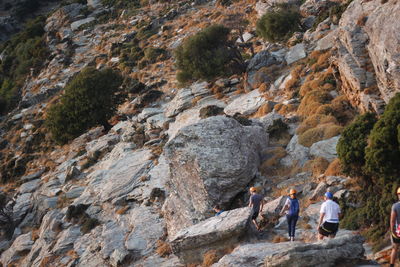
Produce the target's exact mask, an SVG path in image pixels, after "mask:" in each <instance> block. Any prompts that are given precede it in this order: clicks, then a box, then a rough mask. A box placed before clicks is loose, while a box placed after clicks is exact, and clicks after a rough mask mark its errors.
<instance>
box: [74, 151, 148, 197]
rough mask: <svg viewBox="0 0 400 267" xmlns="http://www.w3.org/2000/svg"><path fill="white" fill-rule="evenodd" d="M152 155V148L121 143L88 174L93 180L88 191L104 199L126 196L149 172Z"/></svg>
mask: <svg viewBox="0 0 400 267" xmlns="http://www.w3.org/2000/svg"><path fill="white" fill-rule="evenodd" d="M151 156H152V154H151V151H150V150H137V151H134V150H132V147H131V145H130V144H128V143H119V144H118V145H116V146H115V148H114V149H113V150H112V151H111V152H110V153H109V154H108V155H107V158H106V159H105V160H103V161H102V162H101V163H100V164H99V166H97V168H96V170H95V171H93V172H92V173H91V174H90V175H88V177H89V179H90V181H91V182H90V184H89V186H88V187H87V188H86V191H89V192H93V193H95V194H96V195H97V196H98V197H99V198H100V199H101V200H102V201H107V200H110V199H115V198H118V197H124V196H126V194H128V193H129V192H131V191H132V190H133V189H134V188H135V187H136V186H137V185H138V184H140V182H141V181H140V179H139V178H140V177H142V176H143V175H145V174H146V173H147V171H148V168H149V167H150V165H151V164H152V161H151V160H150V158H151ZM77 201H79V199H78V200H77Z"/></svg>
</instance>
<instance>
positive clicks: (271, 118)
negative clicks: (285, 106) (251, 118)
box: [255, 111, 285, 130]
mask: <svg viewBox="0 0 400 267" xmlns="http://www.w3.org/2000/svg"><path fill="white" fill-rule="evenodd" d="M284 119H285V117H283V116H282V115H280V114H278V113H276V112H275V111H272V112H270V113H268V114H267V115H265V116H263V117H261V118H258V119H255V120H256V121H259V122H260V123H261V124H262V125H263V127H264V129H265V130H268V127H270V126H271V125H273V124H274V122H275V121H277V120H282V121H283V120H284Z"/></svg>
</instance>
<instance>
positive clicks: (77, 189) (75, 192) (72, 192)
mask: <svg viewBox="0 0 400 267" xmlns="http://www.w3.org/2000/svg"><path fill="white" fill-rule="evenodd" d="M83 191H85V187H84V186H73V187H71V188H70V189H69V190H68V191H67V192H66V193H65V197H66V198H70V199H71V198H77V197H79V196H80V195H81V194H82V193H83Z"/></svg>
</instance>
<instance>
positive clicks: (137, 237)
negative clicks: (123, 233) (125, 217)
mask: <svg viewBox="0 0 400 267" xmlns="http://www.w3.org/2000/svg"><path fill="white" fill-rule="evenodd" d="M129 218H130V220H131V221H132V222H133V224H134V228H133V230H132V232H130V234H129V235H128V237H127V238H126V241H125V247H126V248H127V249H128V250H133V251H135V252H136V253H139V254H140V255H141V256H146V255H149V254H150V253H151V252H152V251H153V250H154V248H155V246H156V242H157V240H158V239H160V238H161V237H162V236H163V234H164V227H165V225H164V220H163V219H162V218H160V215H159V214H157V213H155V212H154V211H153V210H152V209H151V208H150V207H138V208H135V209H133V210H131V211H130V213H129Z"/></svg>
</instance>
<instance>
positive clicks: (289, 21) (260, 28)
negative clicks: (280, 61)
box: [256, 6, 300, 42]
mask: <svg viewBox="0 0 400 267" xmlns="http://www.w3.org/2000/svg"><path fill="white" fill-rule="evenodd" d="M256 29H257V34H258V35H260V36H261V37H263V38H264V39H266V40H268V41H270V42H281V41H286V40H287V39H289V37H290V36H291V35H292V34H293V33H294V32H295V31H299V30H300V13H299V12H298V10H297V9H295V8H291V7H289V6H279V7H277V8H275V9H274V10H272V11H268V12H267V13H265V14H264V15H263V16H262V17H261V18H260V19H259V20H258V21H257V28H256Z"/></svg>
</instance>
